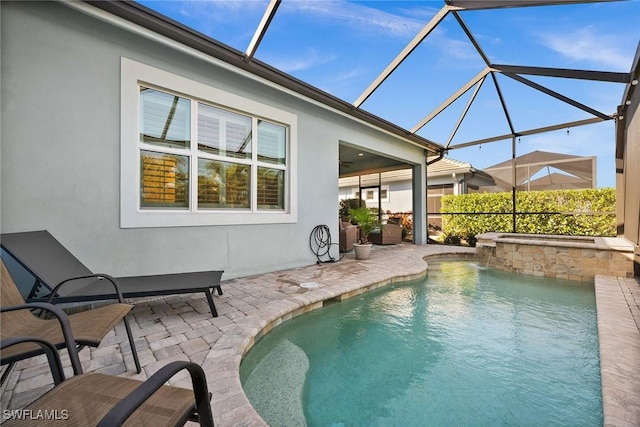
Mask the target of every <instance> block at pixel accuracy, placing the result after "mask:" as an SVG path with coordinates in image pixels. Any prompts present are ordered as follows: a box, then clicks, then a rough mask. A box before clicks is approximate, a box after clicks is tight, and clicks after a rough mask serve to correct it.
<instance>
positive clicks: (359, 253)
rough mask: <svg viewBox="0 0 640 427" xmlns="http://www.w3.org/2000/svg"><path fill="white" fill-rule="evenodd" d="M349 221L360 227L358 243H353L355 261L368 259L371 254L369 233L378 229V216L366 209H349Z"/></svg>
mask: <svg viewBox="0 0 640 427" xmlns="http://www.w3.org/2000/svg"><path fill="white" fill-rule="evenodd" d="M349 214H350V215H351V219H352V220H354V221H355V222H356V223H357V224H358V225H359V226H360V243H354V245H353V247H354V249H355V251H356V259H368V258H369V255H370V254H371V243H370V242H369V240H368V239H369V233H371V230H373V229H374V228H376V227H380V226H381V224H380V221H378V215H377V214H376V213H375V212H373V211H372V210H371V209H369V208H367V207H360V208H356V209H350V210H349Z"/></svg>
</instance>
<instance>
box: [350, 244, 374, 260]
mask: <svg viewBox="0 0 640 427" xmlns="http://www.w3.org/2000/svg"><path fill="white" fill-rule="evenodd" d="M371 246H372V244H371V243H367V244H364V245H363V244H360V243H354V244H353V249H355V251H356V259H369V255H371Z"/></svg>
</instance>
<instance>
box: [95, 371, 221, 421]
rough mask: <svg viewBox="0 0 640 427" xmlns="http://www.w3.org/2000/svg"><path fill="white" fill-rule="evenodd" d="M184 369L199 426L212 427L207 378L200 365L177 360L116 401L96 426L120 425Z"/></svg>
mask: <svg viewBox="0 0 640 427" xmlns="http://www.w3.org/2000/svg"><path fill="white" fill-rule="evenodd" d="M183 369H186V370H188V371H189V374H190V375H191V381H192V383H193V392H194V395H195V401H196V410H197V412H198V418H199V421H200V425H201V426H211V427H213V414H212V413H211V405H210V403H209V390H208V388H207V379H206V377H205V374H204V371H203V370H202V368H201V367H200V365H198V364H196V363H193V362H184V361H177V362H171V363H169V364H167V365H166V366H164V367H162V368H161V369H160V370H159V371H158V372H156V373H155V374H153V375H152V376H150V377H149V378H148V379H147V380H146V381H144V382H143V383H142V384H140V385H139V386H138V387H137V388H136V389H135V390H134V391H132V392H131V393H130V394H129V395H128V396H127V397H125V398H124V399H122V400H121V401H120V402H118V403H117V404H116V405H115V406H114V407H113V408H112V409H111V410H110V411H109V412H108V413H107V414H106V415H105V416H104V417H103V418H102V419H101V420H100V422H99V423H98V426H97V427H111V426H120V425H122V424H123V423H124V422H125V421H126V419H127V418H129V417H130V416H131V414H133V413H134V412H135V410H136V409H138V408H139V407H140V406H142V405H143V404H144V402H145V401H146V400H147V399H148V398H149V397H151V396H152V395H153V393H155V392H156V391H157V390H158V389H159V388H160V387H162V386H163V385H164V383H166V382H167V381H168V380H169V379H170V378H171V377H172V376H174V375H175V374H176V373H178V372H180V371H181V370H183Z"/></svg>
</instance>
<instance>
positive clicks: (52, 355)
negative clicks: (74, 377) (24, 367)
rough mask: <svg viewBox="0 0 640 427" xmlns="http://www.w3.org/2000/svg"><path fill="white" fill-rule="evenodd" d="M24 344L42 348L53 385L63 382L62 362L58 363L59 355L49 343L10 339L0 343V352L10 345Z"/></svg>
mask: <svg viewBox="0 0 640 427" xmlns="http://www.w3.org/2000/svg"><path fill="white" fill-rule="evenodd" d="M25 342H32V343H34V344H37V345H39V346H40V347H42V350H43V351H44V353H45V354H46V355H47V359H48V360H49V367H50V368H51V375H52V376H53V383H54V384H55V385H58V384H60V383H61V382H62V381H64V370H63V369H62V362H61V361H60V355H59V354H58V350H57V349H56V348H55V346H54V345H53V344H51V343H50V342H49V341H45V340H43V339H41V338H36V337H11V338H6V339H3V340H2V341H0V350H4V349H5V348H7V347H10V346H12V345H16V344H21V343H25Z"/></svg>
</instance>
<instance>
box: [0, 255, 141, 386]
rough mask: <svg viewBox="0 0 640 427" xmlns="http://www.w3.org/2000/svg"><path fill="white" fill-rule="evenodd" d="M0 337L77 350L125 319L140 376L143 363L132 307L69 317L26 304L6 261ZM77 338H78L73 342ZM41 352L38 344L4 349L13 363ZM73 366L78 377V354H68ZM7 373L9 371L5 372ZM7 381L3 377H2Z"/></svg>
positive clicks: (119, 306) (48, 306)
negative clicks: (39, 313) (133, 333)
mask: <svg viewBox="0 0 640 427" xmlns="http://www.w3.org/2000/svg"><path fill="white" fill-rule="evenodd" d="M0 270H1V276H0V278H1V280H2V286H0V288H1V289H0V291H1V294H0V298H1V299H0V302H1V303H2V307H1V308H0V337H1V338H2V339H3V340H4V339H7V338H11V337H17V336H25V335H26V336H31V337H36V338H40V339H44V340H47V341H49V342H51V343H52V344H53V345H55V346H56V347H57V348H63V347H67V348H74V349H75V347H76V345H78V346H80V347H83V346H85V345H88V346H91V347H97V346H99V345H100V342H101V341H102V339H103V338H104V337H105V335H107V333H109V331H111V330H112V329H113V328H114V326H115V325H116V324H117V323H118V322H119V321H120V320H121V319H122V320H123V321H125V326H126V328H127V333H128V334H129V344H130V345H131V352H132V353H133V357H134V361H135V363H136V368H137V370H138V373H139V372H140V364H139V362H138V355H137V352H136V347H135V344H134V342H133V338H132V336H131V330H130V328H129V325H128V323H127V322H126V318H125V316H126V314H127V313H129V311H130V310H131V309H132V308H133V306H132V305H129V304H122V303H118V304H109V305H106V306H103V307H98V308H95V309H91V310H86V311H82V312H79V313H75V314H71V315H69V316H67V315H66V314H65V313H64V312H63V311H62V309H60V307H56V306H54V305H52V304H48V303H31V304H25V301H24V299H23V298H22V295H21V294H20V292H19V291H18V288H17V287H16V285H15V283H14V281H13V278H12V277H11V275H10V274H9V271H8V270H7V268H6V266H5V265H4V262H3V261H2V260H0ZM30 310H41V311H43V312H47V313H49V314H51V315H52V317H53V318H50V319H41V318H39V317H36V316H35V315H34V314H33V313H32V312H31V311H30ZM74 337H75V339H74ZM41 353H42V350H41V348H40V347H39V346H37V345H35V344H20V345H16V346H13V347H12V348H10V349H6V350H3V352H2V360H3V363H14V362H17V361H19V360H23V359H27V358H29V357H33V356H36V355H38V354H41ZM69 357H70V359H71V365H72V367H73V372H74V373H75V374H81V373H82V366H81V365H80V359H79V358H78V355H77V352H69ZM6 372H7V373H8V370H7V371H6ZM3 380H4V378H3Z"/></svg>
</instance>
